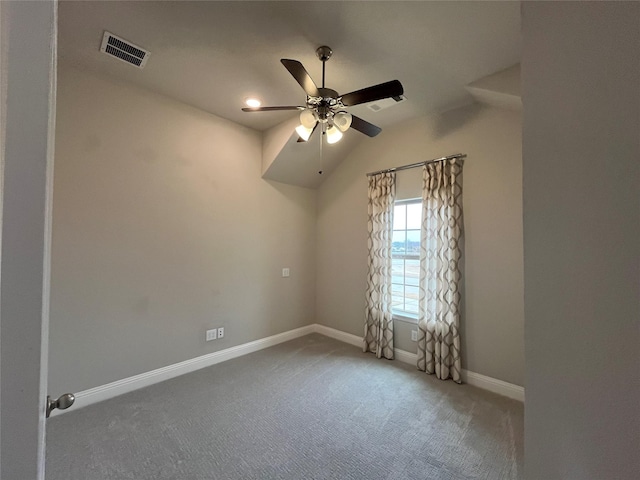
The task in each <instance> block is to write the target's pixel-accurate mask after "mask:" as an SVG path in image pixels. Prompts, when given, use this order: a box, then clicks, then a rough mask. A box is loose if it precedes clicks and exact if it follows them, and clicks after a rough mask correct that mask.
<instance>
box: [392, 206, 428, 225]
mask: <svg viewBox="0 0 640 480" xmlns="http://www.w3.org/2000/svg"><path fill="white" fill-rule="evenodd" d="M421 219H422V202H419V203H410V204H409V205H407V228H414V229H416V230H420V221H421ZM394 228H395V227H394Z"/></svg>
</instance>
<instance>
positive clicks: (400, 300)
mask: <svg viewBox="0 0 640 480" xmlns="http://www.w3.org/2000/svg"><path fill="white" fill-rule="evenodd" d="M391 309H392V310H403V309H404V297H403V296H402V295H394V296H393V297H391Z"/></svg>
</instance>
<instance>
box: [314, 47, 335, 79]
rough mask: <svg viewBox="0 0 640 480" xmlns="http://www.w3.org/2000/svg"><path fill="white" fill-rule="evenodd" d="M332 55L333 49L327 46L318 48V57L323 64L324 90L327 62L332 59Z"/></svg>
mask: <svg viewBox="0 0 640 480" xmlns="http://www.w3.org/2000/svg"><path fill="white" fill-rule="evenodd" d="M332 54H333V50H331V48H330V47H327V46H326V45H322V46H321V47H318V48H316V55H317V56H318V58H319V59H320V61H321V62H322V88H324V65H325V63H326V61H327V60H329V59H330V58H331V55H332Z"/></svg>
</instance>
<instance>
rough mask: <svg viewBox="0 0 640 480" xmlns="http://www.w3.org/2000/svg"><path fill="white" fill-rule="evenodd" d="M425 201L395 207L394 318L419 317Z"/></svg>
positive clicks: (408, 202)
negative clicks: (421, 246) (421, 239)
mask: <svg viewBox="0 0 640 480" xmlns="http://www.w3.org/2000/svg"><path fill="white" fill-rule="evenodd" d="M421 221H422V200H419V199H418V200H403V201H398V202H395V204H394V207H393V238H392V246H391V262H392V268H391V276H392V280H391V283H392V285H391V288H392V296H393V298H392V309H393V313H394V315H399V316H404V317H409V318H416V317H417V316H418V294H419V288H418V285H419V281H420V223H421Z"/></svg>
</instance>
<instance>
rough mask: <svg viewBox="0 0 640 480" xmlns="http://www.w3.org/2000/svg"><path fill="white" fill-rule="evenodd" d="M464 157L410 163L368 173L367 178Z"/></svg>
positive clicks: (459, 154)
mask: <svg viewBox="0 0 640 480" xmlns="http://www.w3.org/2000/svg"><path fill="white" fill-rule="evenodd" d="M466 157H467V154H466V153H456V154H455V155H449V156H448V157H442V158H434V159H432V160H426V161H424V162H418V163H412V164H410V165H402V166H400V167H392V168H385V169H384V170H378V171H377V172H369V173H367V177H372V176H373V175H378V174H379V173H389V172H397V171H398V170H406V169H408V168H416V167H421V166H423V165H427V164H429V163H435V162H442V161H443V160H451V159H452V158H460V159H463V158H466Z"/></svg>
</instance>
